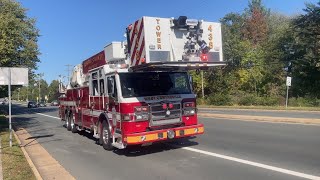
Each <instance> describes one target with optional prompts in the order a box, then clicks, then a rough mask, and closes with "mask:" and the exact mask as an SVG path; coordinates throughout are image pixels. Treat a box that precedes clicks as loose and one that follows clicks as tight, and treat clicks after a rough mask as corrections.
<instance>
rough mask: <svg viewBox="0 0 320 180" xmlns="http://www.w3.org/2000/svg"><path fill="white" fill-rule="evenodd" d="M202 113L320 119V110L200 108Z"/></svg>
mask: <svg viewBox="0 0 320 180" xmlns="http://www.w3.org/2000/svg"><path fill="white" fill-rule="evenodd" d="M199 112H200V113H212V114H230V115H248V116H270V117H289V118H311V119H319V120H320V112H318V111H310V112H307V111H302V112H300V111H268V110H243V109H206V108H199Z"/></svg>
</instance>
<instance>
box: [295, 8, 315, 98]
mask: <svg viewBox="0 0 320 180" xmlns="http://www.w3.org/2000/svg"><path fill="white" fill-rule="evenodd" d="M304 11H305V14H302V15H300V16H298V17H297V18H296V19H295V20H294V21H293V24H292V31H293V35H294V40H295V41H294V44H293V51H294V55H293V56H292V57H291V59H292V60H293V75H294V78H295V80H294V81H293V88H294V89H293V90H294V93H295V95H296V96H305V95H310V96H313V97H317V98H320V83H319V82H320V2H318V3H317V4H306V8H305V9H304Z"/></svg>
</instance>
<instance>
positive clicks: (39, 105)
mask: <svg viewBox="0 0 320 180" xmlns="http://www.w3.org/2000/svg"><path fill="white" fill-rule="evenodd" d="M46 106H47V104H46V103H45V102H39V103H38V107H46Z"/></svg>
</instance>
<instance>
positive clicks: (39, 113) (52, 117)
mask: <svg viewBox="0 0 320 180" xmlns="http://www.w3.org/2000/svg"><path fill="white" fill-rule="evenodd" d="M36 114H39V115H42V116H47V117H51V118H55V119H60V118H59V117H55V116H50V115H46V114H42V113H36Z"/></svg>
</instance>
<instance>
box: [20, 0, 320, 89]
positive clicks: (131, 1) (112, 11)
mask: <svg viewBox="0 0 320 180" xmlns="http://www.w3.org/2000/svg"><path fill="white" fill-rule="evenodd" d="M18 1H19V2H20V3H21V4H22V6H23V7H24V8H26V9H28V12H27V13H28V16H29V17H33V18H35V19H36V20H37V24H36V25H37V28H38V29H39V30H40V35H41V36H40V37H39V48H40V52H41V55H40V56H39V58H40V60H41V63H39V68H38V70H37V72H38V73H44V78H45V79H46V80H47V81H48V83H50V82H51V81H52V80H53V79H57V78H58V75H59V74H62V75H67V67H66V66H65V65H66V64H71V65H76V64H80V63H81V62H82V61H83V60H85V59H86V58H88V57H90V56H92V55H94V54H95V53H97V52H100V51H101V50H102V49H103V47H104V46H105V45H107V44H108V43H109V42H111V41H122V40H124V37H123V34H124V30H125V28H126V26H127V25H129V24H130V23H132V22H133V21H135V20H137V19H138V18H140V17H142V16H157V17H178V16H180V15H186V16H188V17H191V18H196V19H204V20H206V21H219V19H220V18H222V17H223V16H224V15H225V14H227V13H230V12H237V13H241V12H242V11H243V10H244V8H246V7H247V4H248V0H223V1H217V0H216V1H214V0H194V1H189V0H171V1H170V0H158V1H152V0H140V1H138V0H136V1H135V0H125V1H123V0H122V1H121V0H118V1H114V0H91V1H89V0H45V1H44V0H18ZM263 2H264V4H265V5H266V6H267V7H268V8H270V9H271V10H272V11H278V12H281V13H283V14H286V15H296V14H299V13H302V9H303V8H304V7H305V6H304V3H305V2H313V3H315V2H317V0H307V1H305V0H264V1H263Z"/></svg>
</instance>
